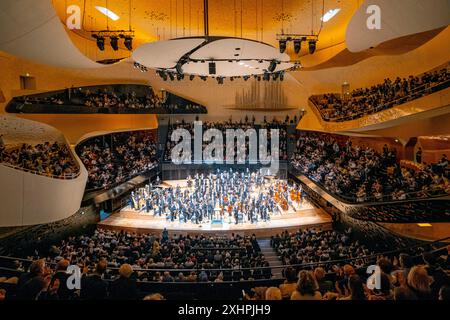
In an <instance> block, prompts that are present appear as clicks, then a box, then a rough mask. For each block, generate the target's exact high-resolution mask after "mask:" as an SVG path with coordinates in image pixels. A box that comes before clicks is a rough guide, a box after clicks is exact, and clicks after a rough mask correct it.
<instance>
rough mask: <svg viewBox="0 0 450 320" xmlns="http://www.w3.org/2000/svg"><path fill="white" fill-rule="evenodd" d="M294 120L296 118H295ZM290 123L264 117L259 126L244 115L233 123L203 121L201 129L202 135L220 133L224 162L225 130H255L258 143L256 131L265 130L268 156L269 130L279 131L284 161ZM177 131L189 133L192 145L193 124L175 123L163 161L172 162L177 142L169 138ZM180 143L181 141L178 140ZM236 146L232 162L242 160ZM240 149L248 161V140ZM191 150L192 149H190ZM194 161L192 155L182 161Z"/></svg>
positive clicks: (280, 157)
mask: <svg viewBox="0 0 450 320" xmlns="http://www.w3.org/2000/svg"><path fill="white" fill-rule="evenodd" d="M295 118H296V116H295ZM196 121H199V120H198V117H197V119H196ZM296 121H297V119H294V122H295V123H296ZM290 123H293V122H292V121H290V118H289V116H288V117H286V119H285V120H284V122H283V121H278V120H277V119H276V118H273V119H272V121H267V119H266V117H264V119H263V121H262V123H261V124H257V123H256V120H255V117H254V116H253V117H252V119H251V120H250V119H249V118H248V116H247V115H246V116H245V118H244V120H242V119H241V120H239V121H233V120H232V119H231V118H230V119H229V120H227V121H216V122H209V121H205V122H202V129H203V134H204V133H205V132H206V131H207V130H208V129H217V130H219V131H221V132H222V136H223V144H224V149H223V160H224V161H226V160H228V158H227V157H228V155H227V150H226V149H227V139H226V130H227V129H233V130H238V129H242V130H243V131H244V132H246V131H247V130H249V129H255V130H256V134H257V136H258V141H259V132H258V129H267V149H266V150H268V152H269V154H270V150H271V133H270V130H271V129H278V130H279V159H280V160H281V161H286V160H287V159H288V156H287V140H288V139H287V129H286V126H287V125H288V124H290ZM177 129H185V130H187V131H189V133H190V135H191V138H192V142H191V144H192V145H193V143H194V142H193V141H194V123H193V122H185V121H184V119H183V120H182V121H180V122H176V123H174V124H171V126H170V128H169V133H168V139H167V143H166V151H165V156H164V160H165V161H171V160H172V149H173V148H174V147H175V146H176V145H177V143H178V141H172V139H171V137H172V133H173V132H174V131H175V130H177ZM180 141H181V140H180ZM207 145H208V143H207V142H203V146H202V150H204V149H205V147H206V146H207ZM237 147H238V146H237V145H236V143H235V157H234V160H235V161H237V159H242V158H238V152H239V150H237ZM239 147H240V148H241V150H240V152H241V154H243V155H245V161H246V162H247V161H249V158H250V157H249V156H250V155H249V139H248V138H246V141H245V145H242V146H239ZM257 149H258V150H259V143H258V145H257ZM192 150H193V148H192ZM193 159H194V155H193V153H192V154H191V159H183V160H186V161H188V160H193Z"/></svg>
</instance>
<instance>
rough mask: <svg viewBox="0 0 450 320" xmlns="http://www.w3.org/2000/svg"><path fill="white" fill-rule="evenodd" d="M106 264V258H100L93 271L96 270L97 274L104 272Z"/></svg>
mask: <svg viewBox="0 0 450 320" xmlns="http://www.w3.org/2000/svg"><path fill="white" fill-rule="evenodd" d="M107 265H108V264H107V262H106V260H100V261H99V262H97V265H96V266H95V272H97V273H98V274H104V273H105V272H106V267H107Z"/></svg>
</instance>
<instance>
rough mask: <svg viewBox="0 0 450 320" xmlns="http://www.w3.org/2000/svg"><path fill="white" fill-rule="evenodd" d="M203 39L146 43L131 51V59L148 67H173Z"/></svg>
mask: <svg viewBox="0 0 450 320" xmlns="http://www.w3.org/2000/svg"><path fill="white" fill-rule="evenodd" d="M204 41H205V39H200V38H195V39H194V38H191V39H174V40H167V41H158V42H151V43H146V44H143V45H141V46H139V47H138V48H137V49H136V50H135V51H134V52H133V59H134V60H135V61H137V62H139V63H140V64H142V65H144V66H146V67H148V68H154V69H158V68H163V69H168V68H174V67H175V65H176V64H177V62H178V61H179V60H180V58H181V57H182V56H183V55H184V54H185V53H187V52H189V51H191V50H193V49H195V48H196V47H198V46H199V45H201V44H202V43H203V42H204Z"/></svg>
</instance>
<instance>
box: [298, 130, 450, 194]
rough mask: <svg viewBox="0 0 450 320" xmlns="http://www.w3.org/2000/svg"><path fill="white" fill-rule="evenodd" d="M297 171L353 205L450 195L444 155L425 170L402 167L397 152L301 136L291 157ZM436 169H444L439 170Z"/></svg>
mask: <svg viewBox="0 0 450 320" xmlns="http://www.w3.org/2000/svg"><path fill="white" fill-rule="evenodd" d="M292 163H293V165H294V167H295V168H296V169H298V170H299V171H300V172H301V173H303V174H305V175H306V176H308V177H309V178H310V179H312V180H314V181H315V182H317V183H319V184H321V185H322V186H323V187H325V188H326V189H327V190H328V191H330V192H331V193H333V194H334V195H337V196H339V197H341V198H344V199H347V200H350V201H352V202H369V201H390V200H407V199H409V198H428V197H433V196H440V195H445V194H449V193H450V184H449V179H448V177H447V176H446V175H445V174H444V173H445V172H448V170H447V169H446V170H443V168H448V166H449V162H448V159H447V156H446V155H443V157H442V160H441V161H440V162H439V164H430V165H427V166H424V167H423V169H417V170H414V169H411V168H402V167H401V166H400V164H399V159H398V158H397V155H396V150H395V149H389V148H388V146H387V145H385V146H384V147H383V151H382V152H377V151H376V150H374V149H372V148H369V147H364V146H353V144H352V142H351V140H347V141H346V142H345V144H343V143H339V141H338V140H337V139H336V138H335V137H333V136H331V135H327V134H321V133H306V134H301V135H300V137H299V139H298V140H297V152H296V153H295V155H294V156H293V157H292ZM436 168H441V169H442V170H441V169H440V170H436Z"/></svg>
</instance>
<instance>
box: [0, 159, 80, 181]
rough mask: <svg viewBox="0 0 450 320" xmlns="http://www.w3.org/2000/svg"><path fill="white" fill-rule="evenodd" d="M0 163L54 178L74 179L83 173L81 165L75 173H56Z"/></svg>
mask: <svg viewBox="0 0 450 320" xmlns="http://www.w3.org/2000/svg"><path fill="white" fill-rule="evenodd" d="M0 164H1V165H3V166H5V167H9V168H12V169H15V170H20V171H24V172H27V173H31V174H34V175H37V176H43V177H48V178H52V179H61V180H73V179H75V178H77V177H79V176H80V174H81V171H80V168H79V167H78V171H77V172H74V173H64V174H61V175H54V174H44V173H42V172H39V171H37V170H31V169H26V168H24V167H21V166H15V165H12V164H10V163H6V162H0Z"/></svg>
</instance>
